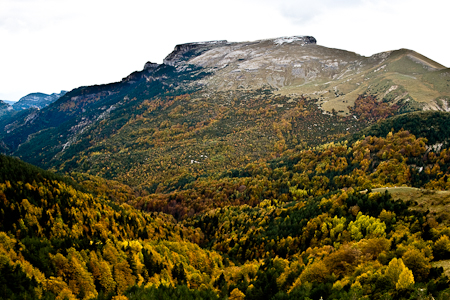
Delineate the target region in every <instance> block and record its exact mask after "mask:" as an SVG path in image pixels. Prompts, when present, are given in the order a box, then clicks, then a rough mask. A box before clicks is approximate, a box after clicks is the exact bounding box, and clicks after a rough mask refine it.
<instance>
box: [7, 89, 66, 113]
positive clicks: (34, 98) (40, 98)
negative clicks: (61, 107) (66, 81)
mask: <svg viewBox="0 0 450 300" xmlns="http://www.w3.org/2000/svg"><path fill="white" fill-rule="evenodd" d="M66 93H67V91H61V92H60V93H53V94H50V95H48V94H44V93H31V94H28V95H26V96H24V97H22V98H20V100H19V101H17V102H14V103H13V104H12V107H13V108H14V109H15V110H22V109H27V108H30V107H34V108H39V109H41V108H44V107H46V106H47V105H49V104H50V103H53V102H55V101H56V100H58V99H59V98H61V97H62V96H64V95H65V94H66Z"/></svg>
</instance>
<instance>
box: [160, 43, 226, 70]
mask: <svg viewBox="0 0 450 300" xmlns="http://www.w3.org/2000/svg"><path fill="white" fill-rule="evenodd" d="M227 43H228V41H226V40H219V41H208V42H196V43H186V44H180V45H176V46H175V49H174V50H173V51H172V53H170V54H169V55H168V56H167V57H166V58H165V59H164V64H166V65H169V66H176V65H177V64H178V63H179V62H182V61H187V60H188V59H189V58H191V57H193V56H197V55H199V54H201V53H203V52H205V51H207V50H211V49H213V48H216V47H221V46H224V45H226V44H227Z"/></svg>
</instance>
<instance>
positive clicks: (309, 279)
mask: <svg viewBox="0 0 450 300" xmlns="http://www.w3.org/2000/svg"><path fill="white" fill-rule="evenodd" d="M448 153H449V152H448V150H447V149H441V150H440V152H436V153H435V152H433V151H432V150H431V149H428V150H427V144H426V140H425V139H423V138H416V137H415V136H413V135H412V134H410V133H408V132H406V131H400V132H397V133H395V132H394V133H389V134H388V135H387V136H386V137H372V136H368V137H365V138H364V139H362V140H359V141H357V142H355V143H353V144H346V143H342V144H328V145H325V146H322V147H318V148H315V149H310V150H302V151H292V152H290V153H286V155H285V156H283V157H280V158H278V159H275V160H271V161H267V162H260V163H254V164H249V165H248V166H247V167H246V168H241V169H236V170H231V171H226V172H224V173H221V174H218V175H215V176H212V177H199V178H197V179H195V180H194V181H192V182H190V183H187V184H185V185H183V186H181V187H179V188H177V189H176V190H174V191H173V192H170V193H168V194H166V196H164V195H163V194H159V195H158V194H146V193H145V191H138V190H134V189H132V188H130V187H127V186H125V185H123V184H122V183H119V182H114V181H107V180H104V179H101V178H96V177H93V176H88V175H82V174H76V173H73V174H72V176H71V178H67V177H61V176H59V175H55V174H53V173H51V172H47V171H43V170H41V169H39V168H36V167H33V166H31V165H28V164H26V163H23V162H21V161H19V160H17V159H14V158H10V157H6V156H1V157H0V159H1V164H0V166H1V167H0V178H1V183H0V200H1V201H0V206H1V215H0V218H1V220H0V221H1V222H0V224H1V225H0V226H1V227H0V231H1V232H0V253H1V254H0V257H1V260H0V262H1V264H0V272H1V278H2V279H1V282H0V290H1V295H3V298H5V299H39V298H40V299H64V297H67V298H69V299H112V298H114V297H115V299H121V298H122V299H126V298H124V297H127V298H128V299H163V298H167V299H169V298H171V297H172V298H173V297H176V298H183V299H205V298H208V299H214V298H219V299H223V298H226V297H228V298H235V299H244V298H245V299H302V298H304V299H307V298H310V299H317V298H320V297H323V299H353V298H355V297H356V298H365V299H385V298H386V297H391V298H394V299H410V298H411V299H416V298H417V297H419V296H420V295H422V296H423V297H425V296H433V297H434V298H435V299H447V298H448V297H449V293H450V290H448V286H449V284H450V282H449V278H448V277H446V276H445V273H444V270H443V269H442V268H436V267H433V265H445V264H446V262H447V260H449V259H450V240H449V236H450V227H448V226H449V219H448V216H449V215H448V214H446V213H445V211H444V212H441V213H436V212H430V211H423V210H420V209H416V208H417V207H418V206H417V205H418V204H417V203H414V201H409V202H404V201H401V200H393V199H392V197H391V196H390V194H389V193H388V192H387V191H386V192H372V191H371V188H374V187H380V186H392V187H393V186H395V185H417V186H419V187H422V188H424V187H427V188H434V189H439V188H447V184H448V183H447V180H446V178H447V174H448V172H449V162H450V155H449V154H448ZM420 168H422V170H420V171H419V169H420ZM366 189H367V190H366ZM388 190H389V189H388ZM164 197H167V198H164ZM135 207H138V208H140V209H141V210H137V209H136V208H135ZM410 208H412V209H410ZM142 210H143V211H142ZM144 211H148V212H144ZM157 211H161V212H157ZM164 212H165V213H170V214H172V215H170V214H165V213H164ZM174 216H175V217H176V218H178V220H177V219H176V218H174ZM422 296H420V297H422Z"/></svg>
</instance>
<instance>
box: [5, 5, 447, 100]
mask: <svg viewBox="0 0 450 300" xmlns="http://www.w3.org/2000/svg"><path fill="white" fill-rule="evenodd" d="M449 8H450V2H449V1H448V0H428V1H419V0H388V1H384V0H315V1H311V0H295V1H294V0H276V1H275V0H227V1H212V0H188V1H187V0H164V1H161V0H157V1H155V0H127V1H125V0H122V1H115V0H0V99H1V100H14V101H16V100H19V99H20V98H21V97H23V96H25V95H27V94H29V93H32V92H43V93H48V94H50V93H53V92H59V91H60V90H71V89H73V88H76V87H79V86H83V85H93V84H103V83H109V82H115V81H119V80H121V79H122V78H123V77H125V76H127V75H128V74H130V73H131V72H133V71H136V70H141V69H142V68H143V66H144V64H145V62H147V61H151V62H157V63H162V60H163V59H164V57H165V56H167V55H168V54H169V53H170V52H171V51H172V50H173V48H174V47H175V45H176V44H181V43H188V42H198V41H208V40H219V39H225V40H228V41H230V42H240V41H252V40H258V39H266V38H274V37H281V36H292V35H311V36H314V37H315V38H316V39H317V43H318V44H319V45H322V46H326V47H331V48H339V49H344V50H349V51H352V52H356V53H359V54H361V55H365V56H370V55H372V54H375V53H378V52H382V51H388V50H395V49H400V48H408V49H412V50H415V51H417V52H419V53H421V54H423V55H425V56H427V57H429V58H431V59H433V60H435V61H437V62H439V63H441V64H443V65H444V66H447V67H449V66H450V55H449V53H450V51H449V46H450V41H449V39H448V31H449V29H450V23H449V20H448V12H449Z"/></svg>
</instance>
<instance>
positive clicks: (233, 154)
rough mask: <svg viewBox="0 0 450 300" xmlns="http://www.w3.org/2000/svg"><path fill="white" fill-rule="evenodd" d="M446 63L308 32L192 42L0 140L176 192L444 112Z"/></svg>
mask: <svg viewBox="0 0 450 300" xmlns="http://www.w3.org/2000/svg"><path fill="white" fill-rule="evenodd" d="M449 72H450V71H449V69H445V68H444V67H443V66H442V65H440V64H438V63H436V62H434V61H432V60H429V59H428V58H426V57H423V56H421V55H420V54H418V53H416V52H414V51H411V50H405V49H402V50H397V51H389V52H384V53H380V54H376V55H373V56H371V57H364V56H361V55H358V54H356V53H353V52H348V51H344V50H338V49H332V48H327V47H323V46H319V45H317V44H316V40H315V39H314V38H313V37H289V38H277V39H268V40H260V41H254V42H240V43H230V42H227V41H212V42H201V43H189V44H183V45H178V46H176V47H175V49H174V51H173V52H172V53H170V54H169V55H168V56H167V57H166V59H164V63H163V64H154V63H151V62H148V63H146V64H145V66H144V69H143V70H142V71H138V72H134V73H132V74H130V75H129V76H127V77H125V78H124V79H123V80H122V81H120V82H116V83H111V84H107V85H99V86H90V87H80V88H78V89H75V90H73V91H70V92H69V93H67V94H65V95H64V96H62V97H61V98H60V99H59V100H58V101H56V102H54V103H52V104H51V105H49V106H48V107H45V108H44V109H41V110H39V111H37V110H34V111H29V112H28V113H26V114H23V115H22V116H19V117H18V118H15V119H14V120H13V121H8V120H6V121H5V120H3V121H2V122H1V124H0V126H1V127H0V128H4V129H3V132H1V133H0V138H1V141H2V143H1V145H2V148H3V149H4V150H3V151H4V152H5V153H8V154H12V155H15V156H18V157H21V158H22V159H24V160H25V161H28V162H31V163H33V164H36V165H39V166H41V167H45V168H54V169H55V170H60V171H63V172H67V171H73V170H76V171H82V172H88V173H90V174H95V175H100V176H103V177H105V178H109V179H116V180H120V181H122V182H126V183H127V184H130V185H133V186H142V187H147V188H148V189H149V190H150V191H156V190H157V188H158V186H159V190H171V189H173V188H175V187H177V186H179V185H181V184H183V183H186V182H189V181H191V180H193V178H194V179H195V178H196V177H197V176H201V175H202V174H208V173H211V172H215V171H216V170H217V169H224V168H225V169H232V168H237V167H241V166H245V165H246V164H247V163H249V162H252V161H257V160H259V159H270V158H274V157H277V156H279V155H280V154H281V153H283V152H284V151H286V150H288V149H296V148H297V149H301V148H305V147H308V146H314V145H319V144H321V143H324V142H329V141H333V140H336V139H339V138H342V137H344V136H346V135H347V134H349V133H354V132H358V131H360V130H362V129H363V128H365V127H366V126H367V125H370V124H372V123H374V122H377V121H378V120H380V119H385V118H388V117H390V116H393V115H397V114H401V113H408V112H411V111H422V110H440V111H446V110H447V108H448V102H447V101H448V99H449V97H450V88H449V86H448V83H449V80H450V77H449V76H448V75H449V74H450V73H449Z"/></svg>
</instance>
